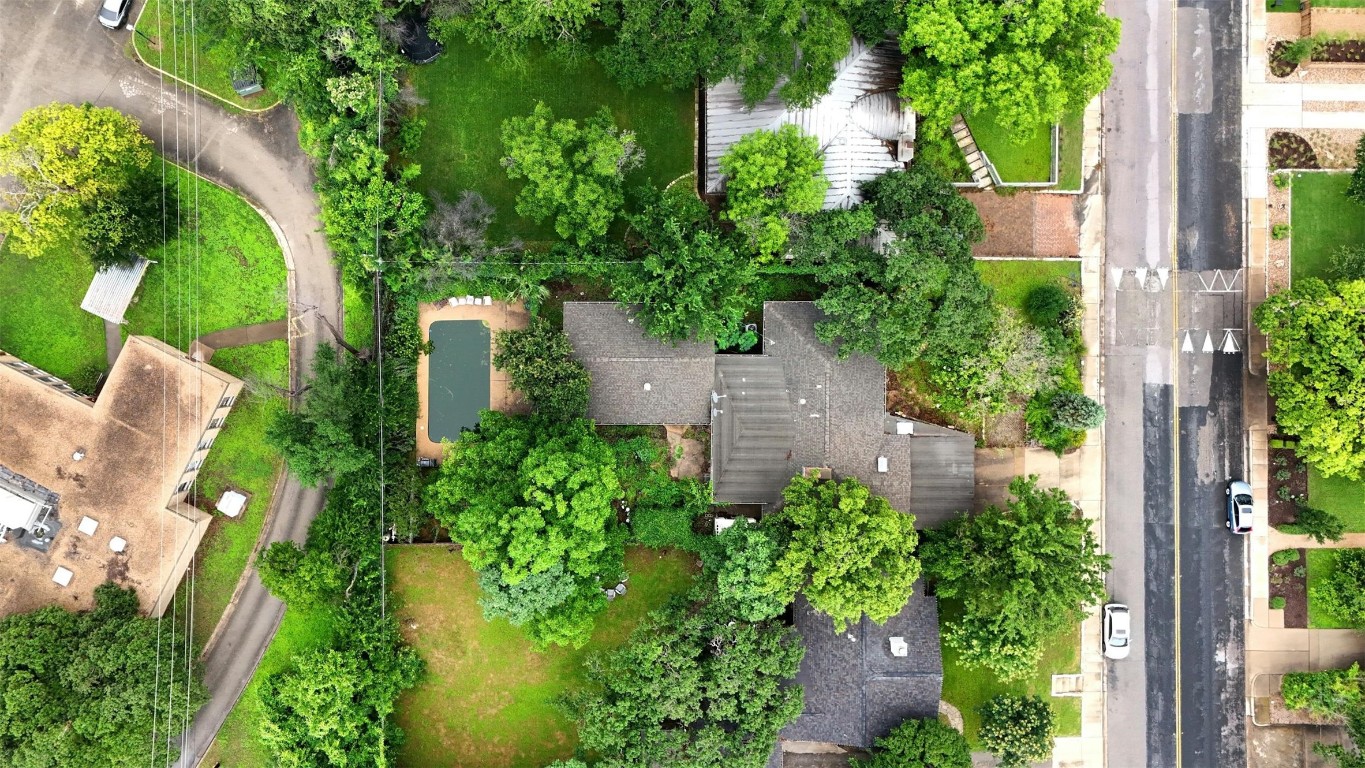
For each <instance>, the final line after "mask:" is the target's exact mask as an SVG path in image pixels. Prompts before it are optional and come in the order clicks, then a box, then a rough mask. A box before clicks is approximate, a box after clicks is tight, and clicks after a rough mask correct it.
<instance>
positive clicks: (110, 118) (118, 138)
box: [0, 104, 160, 256]
mask: <svg viewBox="0 0 1365 768" xmlns="http://www.w3.org/2000/svg"><path fill="white" fill-rule="evenodd" d="M152 158H153V152H152V142H151V140H150V139H148V138H147V137H146V136H144V135H142V131H141V127H140V124H139V123H138V121H137V120H136V119H134V118H131V117H128V116H126V115H124V114H122V113H120V112H118V111H117V110H114V109H110V108H108V107H96V106H92V105H90V104H85V105H82V106H76V105H74V104H49V105H47V106H42V107H34V108H33V109H30V110H28V111H27V112H25V113H24V114H23V116H22V117H20V118H19V122H17V123H15V125H14V127H13V128H11V129H10V130H9V132H8V133H6V134H5V135H3V136H0V177H5V176H8V177H11V178H12V179H13V180H14V184H13V185H0V203H3V208H0V232H5V233H8V235H9V238H8V239H9V247H10V249H12V250H13V251H15V252H16V253H22V254H25V255H27V256H37V255H40V254H42V253H43V252H44V251H46V250H48V249H49V248H52V247H53V246H54V245H56V244H58V243H67V242H75V241H77V240H78V239H79V238H80V236H81V234H82V230H81V225H82V223H83V220H84V217H85V215H86V213H87V211H89V210H90V209H91V208H92V207H94V206H96V205H97V204H98V205H104V206H107V205H110V204H111V203H110V201H113V200H116V199H117V200H121V199H123V198H122V195H123V194H124V192H125V189H126V188H127V186H128V184H129V182H130V180H131V179H132V178H133V177H134V176H135V175H136V174H138V173H143V172H145V171H146V170H147V169H148V167H149V166H150V165H151V163H152ZM137 213H138V214H139V215H144V214H145V213H146V212H145V211H143V210H141V209H140V208H139V210H138V211H137ZM155 213H157V214H158V215H159V213H160V207H159V201H158V203H157V206H156V210H155ZM157 222H158V224H159V218H158V219H157ZM158 232H159V228H158Z"/></svg>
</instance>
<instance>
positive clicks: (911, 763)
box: [867, 720, 972, 768]
mask: <svg viewBox="0 0 1365 768" xmlns="http://www.w3.org/2000/svg"><path fill="white" fill-rule="evenodd" d="M867 768H972V750H971V747H970V746H968V744H967V739H966V737H964V736H963V735H962V734H960V733H958V732H957V731H956V730H955V729H954V728H953V727H952V726H950V725H945V724H944V723H940V722H939V721H937V720H906V721H905V722H903V723H901V724H900V725H898V726H896V727H895V728H894V729H893V730H892V731H891V733H889V734H887V735H886V736H882V737H880V738H878V739H877V750H876V751H875V752H874V753H873V754H872V760H871V761H870V762H868V763H867Z"/></svg>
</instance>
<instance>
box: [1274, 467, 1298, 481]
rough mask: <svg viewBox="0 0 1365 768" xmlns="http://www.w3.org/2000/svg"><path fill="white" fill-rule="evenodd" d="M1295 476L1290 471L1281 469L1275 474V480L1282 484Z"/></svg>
mask: <svg viewBox="0 0 1365 768" xmlns="http://www.w3.org/2000/svg"><path fill="white" fill-rule="evenodd" d="M1293 476H1294V473H1293V472H1290V471H1289V470H1288V469H1281V470H1278V471H1276V472H1275V479H1276V480H1279V481H1280V482H1284V481H1286V480H1288V479H1289V478H1291V477H1293Z"/></svg>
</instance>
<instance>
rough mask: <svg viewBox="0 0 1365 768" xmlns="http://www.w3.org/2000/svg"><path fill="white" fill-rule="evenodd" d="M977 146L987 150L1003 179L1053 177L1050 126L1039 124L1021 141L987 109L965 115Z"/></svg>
mask: <svg viewBox="0 0 1365 768" xmlns="http://www.w3.org/2000/svg"><path fill="white" fill-rule="evenodd" d="M967 126H968V127H970V128H971V129H972V137H973V138H974V139H976V146H977V147H979V148H980V149H981V151H982V152H985V153H986V157H988V158H990V161H991V164H992V165H994V166H995V170H996V172H997V173H999V174H1000V179H1001V181H1004V182H1005V183H1011V182H1014V183H1019V182H1037V181H1044V182H1045V181H1049V180H1051V178H1052V129H1051V128H1050V127H1049V128H1040V129H1038V130H1037V131H1035V132H1034V133H1033V135H1032V136H1029V137H1028V140H1027V141H1025V142H1023V143H1016V142H1015V141H1014V138H1013V137H1012V136H1011V135H1010V134H1009V133H1007V132H1006V131H1005V130H1004V129H1003V128H1001V127H1000V126H999V125H997V124H996V122H995V116H994V114H993V113H992V112H991V111H990V110H983V111H981V112H978V113H976V114H975V115H972V116H971V117H968V118H967Z"/></svg>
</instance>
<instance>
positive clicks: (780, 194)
mask: <svg viewBox="0 0 1365 768" xmlns="http://www.w3.org/2000/svg"><path fill="white" fill-rule="evenodd" d="M720 171H721V173H723V174H724V175H725V212H724V213H722V214H721V215H722V216H723V217H724V218H725V219H727V220H729V221H733V222H734V223H735V227H736V228H738V229H739V231H740V232H741V233H742V234H743V235H744V236H745V237H747V238H748V240H749V243H750V245H751V246H752V247H753V248H754V250H756V251H757V252H758V253H759V255H760V256H771V255H772V254H774V253H777V252H778V251H780V250H782V248H783V247H785V246H786V244H787V237H788V235H789V234H790V231H791V221H792V218H793V217H794V216H796V215H799V214H807V213H815V212H816V211H818V210H820V207H821V206H822V205H824V202H825V190H827V189H829V181H828V180H827V179H826V178H825V166H824V160H823V158H822V157H821V155H820V146H819V143H818V142H817V141H816V139H815V137H814V136H807V135H805V134H803V133H801V129H800V128H797V127H796V126H795V125H790V124H788V125H784V126H782V127H781V128H779V129H777V130H776V131H763V130H760V131H754V132H753V133H750V134H748V135H747V136H745V137H744V138H742V139H740V140H739V141H737V142H735V144H734V146H732V147H730V149H729V151H727V152H726V153H725V154H724V155H722V156H721V158H720Z"/></svg>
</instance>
